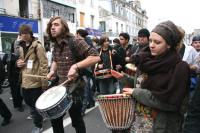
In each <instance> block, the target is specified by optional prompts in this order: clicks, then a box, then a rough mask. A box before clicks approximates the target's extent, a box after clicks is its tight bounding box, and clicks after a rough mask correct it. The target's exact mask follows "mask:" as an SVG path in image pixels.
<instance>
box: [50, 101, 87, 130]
mask: <svg viewBox="0 0 200 133" xmlns="http://www.w3.org/2000/svg"><path fill="white" fill-rule="evenodd" d="M81 109H82V102H81V100H76V101H74V102H73V104H72V107H71V108H70V109H69V115H70V117H71V119H72V126H73V127H74V128H75V130H76V133H86V129H85V123H84V121H83V117H82V115H81ZM63 117H64V116H61V117H59V118H57V119H52V120H51V125H52V127H53V133H64V127H63Z"/></svg>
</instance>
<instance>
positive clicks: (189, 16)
mask: <svg viewBox="0 0 200 133" xmlns="http://www.w3.org/2000/svg"><path fill="white" fill-rule="evenodd" d="M140 2H141V7H142V9H145V10H146V11H147V16H148V17H149V18H148V28H149V30H152V28H153V27H155V26H156V25H157V24H158V23H159V22H162V21H165V20H172V21H173V22H174V23H175V24H176V25H179V26H181V27H182V28H183V29H185V31H186V32H187V33H192V32H193V30H194V29H200V0H140Z"/></svg>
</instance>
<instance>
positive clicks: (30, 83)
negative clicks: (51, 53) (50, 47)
mask: <svg viewBox="0 0 200 133" xmlns="http://www.w3.org/2000/svg"><path fill="white" fill-rule="evenodd" d="M19 54H20V57H19V58H20V59H23V60H24V61H25V62H26V63H27V64H26V66H25V67H23V68H22V69H21V74H22V84H21V87H23V88H25V89H31V88H39V87H42V88H46V87H47V85H48V80H47V79H46V78H39V77H31V76H27V75H26V74H30V75H39V76H46V75H47V74H48V60H47V57H46V54H45V49H44V48H43V46H42V44H41V43H40V42H39V41H38V40H34V41H33V42H32V44H31V46H30V47H29V49H28V52H27V54H26V56H24V52H23V48H22V47H19ZM29 61H32V63H31V64H32V65H31V66H32V67H31V68H30V67H29V65H28V62H29Z"/></svg>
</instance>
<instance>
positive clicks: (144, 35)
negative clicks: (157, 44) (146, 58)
mask: <svg viewBox="0 0 200 133" xmlns="http://www.w3.org/2000/svg"><path fill="white" fill-rule="evenodd" d="M149 36H150V33H149V31H148V29H146V28H142V29H140V30H139V31H138V45H136V46H135V47H134V54H136V53H138V52H140V51H141V50H142V49H143V48H145V47H148V46H149Z"/></svg>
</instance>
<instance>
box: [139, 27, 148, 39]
mask: <svg viewBox="0 0 200 133" xmlns="http://www.w3.org/2000/svg"><path fill="white" fill-rule="evenodd" d="M149 36H150V33H149V30H147V29H145V28H143V29H140V30H139V32H138V37H147V38H149Z"/></svg>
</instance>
